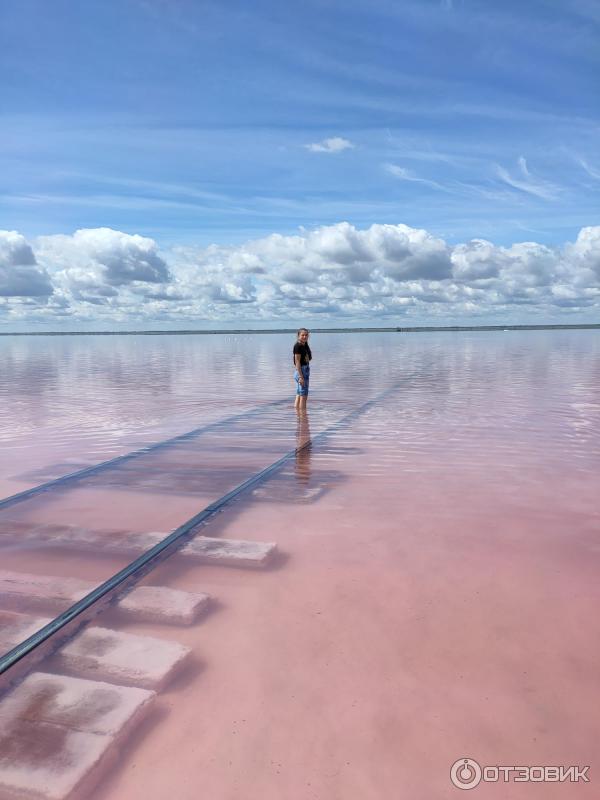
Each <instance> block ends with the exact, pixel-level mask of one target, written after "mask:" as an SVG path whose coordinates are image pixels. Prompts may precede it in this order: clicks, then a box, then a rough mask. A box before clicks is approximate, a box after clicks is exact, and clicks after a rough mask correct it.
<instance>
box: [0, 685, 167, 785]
mask: <svg viewBox="0 0 600 800" xmlns="http://www.w3.org/2000/svg"><path fill="white" fill-rule="evenodd" d="M154 698H155V693H154V692H152V691H148V690H145V689H138V688H131V687H124V686H114V685H112V684H109V683H104V682H99V681H92V680H87V679H86V680H82V679H81V678H73V677H66V676H64V675H48V674H45V673H41V672H37V673H33V674H31V675H29V676H28V677H27V678H26V679H25V680H24V681H23V683H21V684H20V685H19V686H18V687H17V688H16V689H15V690H14V691H13V692H11V693H10V694H9V695H8V696H7V697H5V698H4V699H2V700H1V701H0V723H1V724H0V798H2V800H17V798H18V799H19V800H67V798H69V800H74V798H75V797H77V798H80V800H84V798H86V797H87V796H88V795H89V793H90V792H91V790H92V789H93V786H94V784H95V783H96V782H97V780H98V779H99V778H100V777H101V773H102V772H103V768H106V767H107V766H108V765H109V764H110V763H111V760H112V758H113V757H115V756H116V753H117V749H118V746H119V745H120V744H121V742H122V741H123V740H124V739H125V738H126V737H127V735H128V734H129V733H130V731H131V729H132V728H133V727H134V726H135V725H137V724H138V723H139V722H140V720H141V719H142V718H143V717H144V716H145V714H146V712H147V711H148V710H149V709H150V708H151V706H152V702H153V700H154ZM32 743H35V747H32Z"/></svg>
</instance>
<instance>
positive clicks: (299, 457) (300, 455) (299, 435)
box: [294, 409, 312, 484]
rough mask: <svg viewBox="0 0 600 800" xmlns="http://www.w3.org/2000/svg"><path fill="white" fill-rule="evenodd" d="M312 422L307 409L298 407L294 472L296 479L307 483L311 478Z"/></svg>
mask: <svg viewBox="0 0 600 800" xmlns="http://www.w3.org/2000/svg"><path fill="white" fill-rule="evenodd" d="M311 448H312V442H311V440H310V423H309V420H308V412H307V411H306V409H297V422H296V461H295V464H294V474H295V476H296V480H298V481H299V482H300V483H303V484H306V483H308V481H309V480H310V451H311Z"/></svg>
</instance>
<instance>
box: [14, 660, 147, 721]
mask: <svg viewBox="0 0 600 800" xmlns="http://www.w3.org/2000/svg"><path fill="white" fill-rule="evenodd" d="M155 697H156V693H155V692H152V691H148V690H147V689H137V688H131V687H129V686H115V685H114V684H112V683H104V682H101V681H90V680H87V679H82V678H73V677H69V676H67V675H50V674H47V673H45V672H33V673H32V674H30V675H28V676H27V678H25V680H24V681H23V682H22V683H20V684H19V685H18V686H17V687H16V688H15V689H13V690H12V691H11V692H9V694H8V695H6V697H4V698H3V699H2V700H0V720H1V724H2V725H3V726H4V725H8V726H10V725H11V724H12V723H13V722H14V721H16V720H20V721H26V722H30V723H32V724H37V723H39V722H47V723H49V724H52V725H63V726H65V727H67V728H72V729H74V730H78V731H86V732H87V733H100V734H110V735H111V736H116V735H117V734H119V733H121V732H122V731H123V730H124V729H125V727H126V726H127V725H128V724H129V723H131V722H132V721H137V720H138V719H139V715H140V714H141V712H143V711H147V710H148V709H149V707H150V703H151V701H152V700H154V698H155Z"/></svg>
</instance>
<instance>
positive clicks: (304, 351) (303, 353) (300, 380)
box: [293, 328, 312, 411]
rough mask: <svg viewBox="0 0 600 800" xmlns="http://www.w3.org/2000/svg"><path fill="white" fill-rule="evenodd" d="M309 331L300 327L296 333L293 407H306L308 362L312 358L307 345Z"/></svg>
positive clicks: (308, 377)
mask: <svg viewBox="0 0 600 800" xmlns="http://www.w3.org/2000/svg"><path fill="white" fill-rule="evenodd" d="M309 336H310V331H309V330H308V328H300V330H299V331H298V333H297V339H296V344H295V345H294V352H293V356H294V367H295V371H294V380H295V381H296V400H295V402H294V408H296V409H297V410H300V411H301V410H303V409H305V408H306V399H307V397H308V382H309V380H310V362H311V360H312V353H311V352H310V347H309V346H308V337H309Z"/></svg>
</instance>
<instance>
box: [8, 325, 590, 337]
mask: <svg viewBox="0 0 600 800" xmlns="http://www.w3.org/2000/svg"><path fill="white" fill-rule="evenodd" d="M598 328H600V323H595V322H594V323H585V324H581V325H441V326H429V325H427V326H416V327H399V326H394V327H386V328H383V327H381V328H377V327H367V328H311V332H312V333H434V332H436V331H438V332H439V331H441V332H448V333H456V332H458V333H460V332H461V331H553V330H589V329H598ZM256 333H260V334H263V333H296V328H229V329H224V330H212V329H206V330H201V329H200V330H194V329H182V330H176V331H151V330H150V331H26V332H17V331H0V336H182V335H185V336H191V335H194V336H202V335H205V336H208V335H210V336H218V335H224V334H256Z"/></svg>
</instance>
